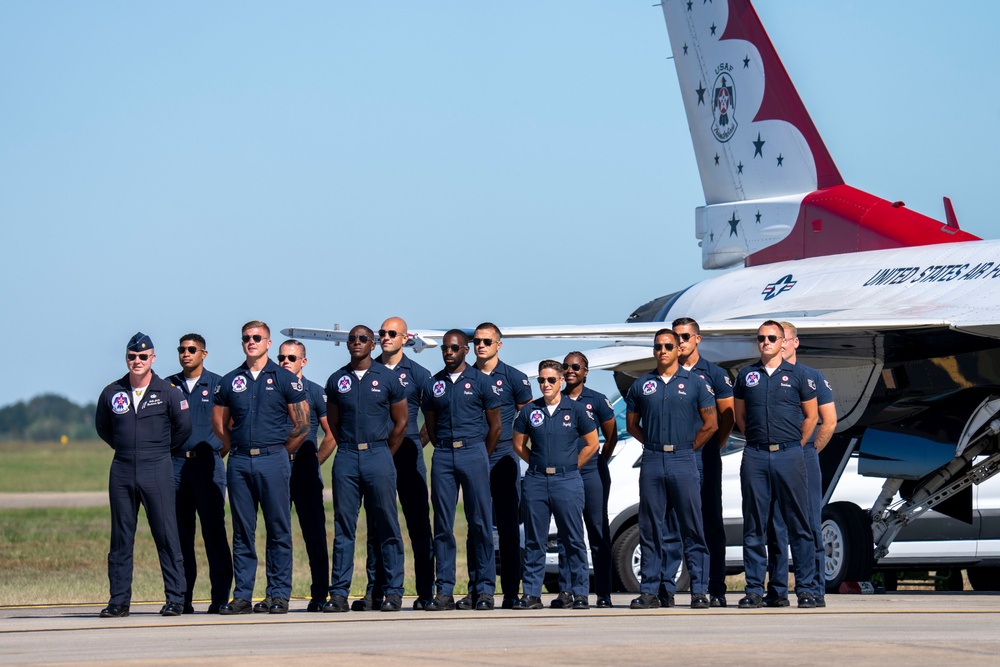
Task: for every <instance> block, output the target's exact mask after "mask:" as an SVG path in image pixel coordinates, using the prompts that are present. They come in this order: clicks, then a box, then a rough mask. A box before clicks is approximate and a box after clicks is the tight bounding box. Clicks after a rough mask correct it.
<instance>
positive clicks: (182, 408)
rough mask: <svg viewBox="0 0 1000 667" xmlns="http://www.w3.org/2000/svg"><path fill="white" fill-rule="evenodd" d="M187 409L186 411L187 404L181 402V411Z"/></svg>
mask: <svg viewBox="0 0 1000 667" xmlns="http://www.w3.org/2000/svg"><path fill="white" fill-rule="evenodd" d="M187 409H188V402H187V401H181V410H187Z"/></svg>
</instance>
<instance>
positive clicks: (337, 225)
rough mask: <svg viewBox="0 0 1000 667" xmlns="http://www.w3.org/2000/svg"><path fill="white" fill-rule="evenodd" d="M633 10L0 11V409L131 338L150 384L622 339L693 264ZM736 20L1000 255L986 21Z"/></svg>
mask: <svg viewBox="0 0 1000 667" xmlns="http://www.w3.org/2000/svg"><path fill="white" fill-rule="evenodd" d="M670 1H675V0H670ZM717 1H718V0H717ZM651 5H652V2H650V1H649V0H644V1H642V2H639V1H638V0H629V1H622V0H618V1H616V2H606V1H597V0H594V1H582V2H581V1H580V0H576V1H573V2H570V1H557V0H552V1H548V2H533V1H532V2H527V1H521V2H506V3H497V2H492V3H486V2H468V1H467V0H463V1H458V0H454V1H450V2H448V1H437V2H428V3H419V2H412V1H402V0H385V1H383V2H296V3H270V2H266V3H265V2H212V3H203V2H174V3H137V2H96V3H82V2H65V1H64V2H48V1H45V0H30V1H29V0H24V1H15V0H9V1H7V2H4V3H2V4H0V225H2V227H0V228H2V231H3V240H4V242H3V250H4V251H3V261H2V262H0V305H2V308H0V313H2V321H3V324H4V330H5V331H6V333H7V339H8V346H7V349H8V355H9V362H8V370H10V371H12V373H10V374H9V379H8V381H7V382H6V383H5V384H4V385H3V387H2V388H0V405H6V404H9V403H12V402H15V401H17V400H21V399H27V398H29V397H31V396H34V395H37V394H39V393H42V392H56V393H59V394H62V395H65V396H67V397H69V398H70V399H72V400H74V401H78V402H83V401H90V400H94V399H95V398H96V397H97V395H98V393H99V392H100V389H101V388H102V387H103V386H104V384H106V383H107V382H109V381H110V380H112V379H114V378H116V377H119V376H121V375H122V374H123V373H124V372H125V365H124V361H123V358H122V353H123V348H124V344H125V342H126V341H127V339H128V338H129V337H130V336H131V335H132V333H134V332H135V331H136V330H139V329H141V330H142V331H144V332H146V333H148V334H150V335H151V336H152V337H153V340H154V341H155V342H156V344H157V347H158V349H159V357H158V359H157V363H156V365H155V366H154V369H155V370H156V371H157V372H159V373H160V374H161V375H166V374H169V373H172V372H174V371H176V369H177V364H176V355H175V353H174V352H173V350H174V348H175V346H176V343H177V337H178V336H179V335H180V334H182V333H185V332H187V331H191V330H194V331H200V332H202V333H203V334H204V335H205V337H206V338H207V339H208V343H209V351H210V354H209V358H208V366H209V368H212V369H214V370H215V371H217V372H220V373H223V372H226V371H228V370H230V369H231V368H233V367H235V366H236V365H237V364H238V363H240V361H241V359H242V358H241V352H240V346H239V340H238V337H239V333H240V331H239V329H240V325H241V324H242V323H243V322H245V321H247V320H250V319H258V318H259V319H264V320H266V321H267V322H268V323H269V324H270V325H271V327H272V329H273V331H274V333H275V338H280V335H278V333H277V332H278V330H279V329H281V328H284V327H288V326H307V327H331V326H332V325H333V324H334V323H340V324H341V325H342V326H345V327H346V326H350V325H351V324H355V323H359V322H364V323H367V324H370V325H375V326H377V325H378V324H380V323H381V321H382V319H383V318H384V317H386V316H388V315H390V314H398V315H401V316H403V317H405V318H406V319H407V320H408V321H409V322H410V325H411V326H412V327H435V328H437V327H450V326H472V325H474V324H475V323H477V322H478V321H480V320H484V319H489V320H493V321H495V322H497V323H498V324H500V325H501V326H504V325H522V324H556V323H579V324H583V323H588V322H590V323H597V322H617V321H622V320H624V319H625V318H626V317H627V316H628V315H629V313H631V312H632V310H633V309H634V308H635V306H637V305H639V304H641V303H644V302H645V301H648V300H649V299H652V298H655V297H657V296H660V295H662V294H666V293H669V292H673V291H675V290H677V289H679V288H682V287H685V286H687V285H689V284H691V283H693V282H697V281H698V280H701V279H703V278H706V277H710V275H711V274H709V273H708V272H704V271H702V270H701V268H700V252H699V249H698V247H697V241H696V239H695V237H694V208H695V207H696V206H698V205H700V204H702V203H704V202H703V199H702V193H701V186H700V184H699V182H698V180H697V169H696V166H695V162H694V156H693V152H692V149H691V142H690V137H689V135H688V130H687V125H686V123H685V120H684V111H683V108H682V105H681V101H680V97H679V92H678V86H677V81H676V76H675V74H674V70H673V64H672V62H671V61H670V60H668V59H667V57H668V56H669V48H668V41H667V33H666V28H665V26H664V25H663V17H662V13H661V11H660V9H659V7H653V6H651ZM757 9H758V12H759V13H760V15H761V17H762V19H763V21H764V25H765V28H767V30H768V32H769V33H770V35H771V38H772V41H773V42H774V43H775V45H776V47H777V49H778V52H779V54H780V55H781V56H782V58H783V60H784V62H785V65H786V67H787V69H788V70H789V72H790V73H791V75H792V78H793V80H794V81H795V83H796V85H797V87H798V89H799V92H800V94H801V95H802V97H803V99H804V101H805V103H806V106H807V108H808V109H809V110H810V113H811V114H812V116H813V119H814V120H815V122H816V125H817V126H818V127H819V129H820V132H821V133H822V135H823V136H824V138H825V140H826V142H827V145H828V146H829V147H830V150H831V152H832V154H833V156H834V159H835V160H836V162H837V164H838V166H839V168H840V171H841V173H842V174H843V175H844V177H845V179H846V180H847V181H848V182H849V183H850V184H852V185H854V186H856V187H859V188H862V189H864V190H868V191H870V192H872V193H874V194H876V195H879V196H881V197H884V198H886V199H889V200H897V199H902V200H904V201H905V202H906V203H907V205H908V206H910V207H911V208H914V209H916V210H919V211H921V212H923V213H926V214H929V215H932V216H934V217H939V218H941V217H943V213H942V206H941V196H942V195H945V194H947V195H949V196H951V197H952V198H953V200H954V201H955V208H956V211H957V214H958V217H959V221H960V223H961V224H962V226H963V228H965V229H967V230H969V231H971V232H973V233H975V234H978V235H980V236H983V237H986V238H996V237H1000V220H998V216H997V215H996V212H995V206H994V205H992V204H989V203H987V201H986V199H988V196H992V195H990V193H991V192H993V189H994V188H995V187H996V185H995V173H996V167H995V154H996V152H997V151H996V148H997V143H998V133H997V130H998V129H1000V91H998V86H997V84H996V78H997V71H998V67H997V65H998V57H997V53H996V48H995V26H996V25H997V22H998V18H1000V4H997V3H992V2H990V3H987V2H978V3H971V2H968V3H967V2H962V3H940V2H930V1H928V0H924V1H904V0H883V1H880V2H868V1H856V2H838V3H831V2H814V1H805V0H794V1H793V0H760V2H759V3H758V7H757ZM566 349H567V346H566V345H565V344H562V343H559V344H541V343H526V342H521V343H515V342H511V343H508V345H507V346H506V347H505V348H504V352H503V356H504V358H506V359H507V360H508V361H513V362H523V361H529V360H532V359H536V358H539V357H542V356H550V355H551V356H555V355H560V354H561V353H562V352H564V351H565V350H566ZM275 352H276V351H275ZM309 358H310V362H311V363H310V366H309V367H308V368H307V375H310V376H311V377H313V379H316V380H318V381H322V380H324V379H325V378H326V376H327V375H328V374H329V373H330V372H332V371H333V370H334V369H335V368H337V367H339V366H340V365H342V364H343V363H345V362H346V360H347V355H346V352H345V351H344V348H337V347H333V346H331V345H327V344H321V343H314V344H312V345H311V346H310V350H309ZM417 359H418V360H419V361H420V362H421V363H423V364H424V365H425V366H427V367H428V368H430V369H431V370H432V371H434V370H437V369H438V368H439V367H440V357H439V355H438V354H437V353H435V352H430V353H424V354H422V355H419V356H418V357H417ZM597 386H598V388H608V387H610V382H609V381H607V380H601V379H599V380H598V382H597Z"/></svg>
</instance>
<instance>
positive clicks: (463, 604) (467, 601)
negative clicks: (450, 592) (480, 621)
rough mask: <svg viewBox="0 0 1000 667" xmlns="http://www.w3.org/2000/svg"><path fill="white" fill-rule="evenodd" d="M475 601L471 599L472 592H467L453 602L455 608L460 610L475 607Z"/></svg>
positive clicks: (468, 609)
mask: <svg viewBox="0 0 1000 667" xmlns="http://www.w3.org/2000/svg"><path fill="white" fill-rule="evenodd" d="M475 607H476V603H475V602H473V601H472V593H469V594H468V595H466V596H465V597H464V598H462V599H461V600H459V601H458V602H456V603H455V608H456V609H461V610H462V611H470V610H472V609H475Z"/></svg>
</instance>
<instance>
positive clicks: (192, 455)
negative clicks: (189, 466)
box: [184, 452, 196, 459]
mask: <svg viewBox="0 0 1000 667" xmlns="http://www.w3.org/2000/svg"><path fill="white" fill-rule="evenodd" d="M195 456H196V454H195V453H194V452H184V458H186V459H193V458H194V457H195Z"/></svg>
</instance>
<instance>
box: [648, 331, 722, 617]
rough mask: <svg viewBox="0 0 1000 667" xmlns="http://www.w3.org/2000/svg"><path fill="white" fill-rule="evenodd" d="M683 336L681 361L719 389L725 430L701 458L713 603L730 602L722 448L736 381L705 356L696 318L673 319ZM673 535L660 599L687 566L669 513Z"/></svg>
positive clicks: (669, 533) (672, 589) (667, 546)
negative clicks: (724, 518) (724, 517)
mask: <svg viewBox="0 0 1000 667" xmlns="http://www.w3.org/2000/svg"><path fill="white" fill-rule="evenodd" d="M672 326H673V330H674V333H675V334H677V339H678V344H679V345H680V347H679V353H678V355H677V362H678V363H679V364H680V365H681V366H682V367H683V368H684V369H685V370H688V371H691V372H692V373H696V374H697V375H698V376H699V377H700V378H701V379H702V380H704V381H705V382H706V383H707V384H708V386H710V387H711V388H712V391H714V392H715V410H716V415H717V417H718V420H719V428H718V430H717V431H716V432H715V434H714V435H713V436H712V438H711V439H710V440H709V441H708V442H707V443H705V446H704V447H702V448H701V449H699V450H698V455H697V456H696V457H695V459H696V461H697V463H698V471H699V472H700V473H701V516H702V521H703V523H704V526H705V543H706V545H707V546H708V561H707V562H706V563H705V566H704V567H705V576H706V578H707V579H708V596H709V606H711V607H725V606H726V526H725V523H723V520H722V450H723V449H725V447H726V445H727V444H728V443H729V436H730V434H731V433H732V432H733V424H734V418H733V381H732V379H731V378H730V377H729V373H727V372H726V371H724V370H723V369H721V368H719V367H718V366H716V365H715V364H713V363H712V362H711V361H709V360H707V359H705V358H704V357H702V356H701V353H700V352H699V351H698V344H699V343H700V342H701V328H700V327H699V326H698V323H697V322H696V321H694V320H693V319H691V318H690V317H679V318H677V319H676V320H674V321H673V325H672ZM666 532H667V538H666V541H665V542H664V557H663V573H662V578H661V580H660V588H661V590H660V602H661V604H663V603H664V602H667V603H669V601H670V600H671V599H672V598H673V595H674V593H676V592H677V585H676V581H675V577H676V575H677V571H678V570H679V569H680V566H681V536H680V533H679V531H678V527H677V514H676V512H674V511H671V512H670V515H669V516H668V517H667V531H666Z"/></svg>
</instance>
